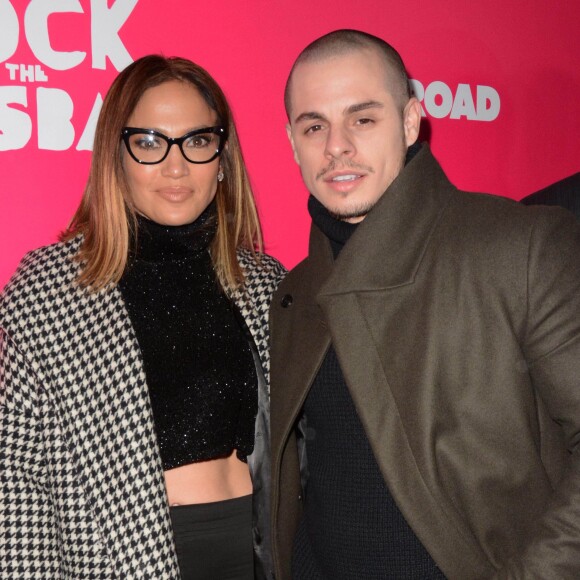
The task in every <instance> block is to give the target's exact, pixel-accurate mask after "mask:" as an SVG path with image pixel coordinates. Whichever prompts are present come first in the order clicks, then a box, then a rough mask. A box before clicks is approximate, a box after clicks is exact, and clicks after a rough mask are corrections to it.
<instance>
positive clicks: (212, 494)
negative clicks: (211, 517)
mask: <svg viewBox="0 0 580 580" xmlns="http://www.w3.org/2000/svg"><path fill="white" fill-rule="evenodd" d="M165 487H166V489H167V497H168V500H169V505H170V506H173V505H188V504H193V503H209V502H213V501H222V500H225V499H233V498H236V497H242V496H244V495H249V494H251V493H252V480H251V479H250V471H249V469H248V465H247V464H246V463H244V462H243V461H240V460H239V459H238V457H237V455H236V452H235V451H233V452H232V454H231V455H230V456H229V457H220V458H218V459H210V460H208V461H200V462H197V463H190V464H189V465H183V466H182V467H176V468H174V469H169V470H167V471H166V472H165Z"/></svg>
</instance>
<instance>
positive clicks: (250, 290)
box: [0, 238, 284, 580]
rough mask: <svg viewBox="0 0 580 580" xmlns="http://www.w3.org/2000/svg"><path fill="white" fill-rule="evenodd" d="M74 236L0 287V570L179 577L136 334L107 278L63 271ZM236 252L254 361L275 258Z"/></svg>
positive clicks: (239, 296)
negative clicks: (104, 285) (104, 284)
mask: <svg viewBox="0 0 580 580" xmlns="http://www.w3.org/2000/svg"><path fill="white" fill-rule="evenodd" d="M79 245H80V239H78V238H77V239H75V240H72V241H70V242H67V243H59V244H54V245H52V246H48V247H45V248H41V249H39V250H36V251H34V252H31V253H30V254H28V255H27V256H26V257H25V259H24V260H23V262H22V264H21V266H20V267H19V269H18V271H17V272H16V274H15V275H14V277H13V278H12V280H11V281H10V282H9V284H8V286H7V287H6V289H5V291H4V292H3V294H2V295H1V296H0V469H1V471H0V577H2V578H6V579H8V578H10V579H11V580H12V579H19V578H34V579H39V578H42V579H52V578H59V579H69V578H70V579H81V578H82V579H89V578H95V579H96V578H100V579H105V578H106V579H113V578H118V579H128V578H148V579H149V578H151V579H165V578H167V579H174V578H179V572H178V566H177V560H176V556H175V550H174V546H173V538H172V534H171V524H170V520H169V511H168V507H167V500H166V496H165V487H164V481H163V471H162V465H161V460H160V457H159V452H158V448H157V442H156V438H155V431H154V425H153V417H152V413H151V408H150V403H149V396H148V391H147V385H146V383H145V374H144V371H143V364H142V360H141V354H140V351H139V347H138V344H137V341H136V338H135V334H134V332H133V329H132V327H131V324H130V322H129V317H128V315H127V312H126V310H125V306H124V304H123V300H122V298H121V294H120V292H119V291H118V289H117V288H110V289H108V290H105V291H101V292H98V293H93V294H91V293H89V292H87V291H85V290H83V289H81V288H79V287H78V286H75V285H74V280H75V278H76V277H77V275H78V270H79V266H78V264H77V263H76V262H74V261H73V260H72V256H74V255H75V254H76V252H77V251H78V248H79ZM239 257H240V263H241V265H242V267H243V268H244V271H245V273H246V275H247V282H246V287H245V288H244V290H243V291H240V292H237V293H236V295H235V297H234V299H235V301H236V303H237V305H238V307H239V308H240V310H241V312H242V314H243V316H244V318H245V320H246V322H247V325H248V327H249V329H250V331H251V333H252V335H253V337H254V340H255V342H256V346H257V348H258V352H259V354H260V358H261V361H262V363H263V366H264V371H265V373H266V374H267V372H268V367H269V361H268V352H267V347H268V330H267V316H268V307H269V302H270V299H271V296H272V293H273V291H274V289H275V287H276V286H277V284H278V282H279V281H280V279H281V278H282V277H283V275H284V269H283V267H282V266H281V265H280V264H278V262H276V261H275V260H274V259H273V258H270V257H268V256H263V257H262V260H261V262H260V264H256V262H255V261H254V260H253V258H252V256H251V254H250V253H249V252H246V251H241V252H240V255H239Z"/></svg>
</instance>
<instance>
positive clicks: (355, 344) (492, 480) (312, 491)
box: [271, 31, 580, 580]
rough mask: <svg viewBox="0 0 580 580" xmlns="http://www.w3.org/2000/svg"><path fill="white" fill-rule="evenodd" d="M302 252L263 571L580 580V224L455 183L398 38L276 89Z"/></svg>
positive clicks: (308, 67) (283, 366)
mask: <svg viewBox="0 0 580 580" xmlns="http://www.w3.org/2000/svg"><path fill="white" fill-rule="evenodd" d="M286 107H287V113H288V119H289V123H288V135H289V138H290V141H291V144H292V147H293V150H294V156H295V158H296V161H297V163H298V164H299V166H300V170H301V173H302V177H303V179H304V182H305V184H306V186H307V188H308V190H309V191H310V193H311V194H312V195H311V197H310V199H309V204H308V206H309V211H310V214H311V216H312V221H313V224H312V230H311V238H310V248H309V255H308V258H307V259H306V260H305V261H304V262H302V263H301V264H299V265H298V266H297V267H296V268H295V269H294V271H293V272H291V273H290V274H289V275H288V277H287V278H286V279H285V281H284V282H283V283H282V285H281V286H280V289H279V291H278V293H277V295H276V296H275V298H274V300H273V306H272V310H271V333H272V334H271V343H272V359H271V360H272V369H271V372H272V392H271V412H272V421H271V425H272V462H273V486H272V493H273V498H272V501H273V543H274V559H275V576H276V579H277V580H285V579H289V578H292V577H293V578H298V579H302V580H309V579H320V578H326V579H327V580H337V579H341V578H353V579H357V580H358V579H361V580H362V579H364V580H368V579H373V578H421V579H425V578H444V577H446V578H450V579H458V580H466V579H468V580H471V579H477V578H491V577H494V578H559V579H561V578H579V577H580V457H579V451H578V446H579V444H580V388H579V387H580V319H579V316H578V312H580V268H579V267H578V256H579V255H580V229H579V228H578V226H577V224H576V223H575V222H574V219H573V218H572V216H570V214H568V213H567V212H564V211H563V210H559V209H557V208H554V209H548V208H543V209H540V208H526V207H523V206H522V205H520V204H517V203H515V202H513V201H510V200H507V199H503V198H497V197H493V196H488V195H481V194H469V193H464V192H460V191H458V190H457V189H456V188H454V187H453V185H451V183H449V181H448V180H447V178H446V177H445V175H444V173H443V171H442V169H441V167H440V166H439V164H438V163H437V161H436V160H435V159H434V158H433V156H432V154H431V152H430V150H429V147H428V146H427V145H422V146H421V145H419V144H417V143H416V140H417V136H418V133H419V124H420V118H421V111H420V106H419V103H418V102H417V100H416V99H415V98H414V97H412V96H411V94H410V93H409V88H408V80H407V76H406V73H405V69H404V65H403V63H402V61H401V59H400V57H399V55H398V54H397V53H396V52H395V51H394V49H393V48H392V47H390V46H389V45H388V44H386V43H385V42H383V41H382V40H380V39H378V38H376V37H373V36H370V35H367V34H364V33H361V32H356V31H336V32H334V33H331V34H329V35H326V36H324V37H322V38H320V39H318V40H317V41H315V42H314V43H313V44H311V45H310V46H309V47H307V48H306V49H305V50H304V51H303V52H302V53H301V55H300V56H299V57H298V60H297V61H296V63H295V64H294V67H293V69H292V72H291V74H290V77H289V80H288V83H287V90H286Z"/></svg>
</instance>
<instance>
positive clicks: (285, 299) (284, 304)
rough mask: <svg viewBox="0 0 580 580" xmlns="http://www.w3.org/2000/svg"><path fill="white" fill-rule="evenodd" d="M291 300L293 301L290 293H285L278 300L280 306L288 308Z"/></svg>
mask: <svg viewBox="0 0 580 580" xmlns="http://www.w3.org/2000/svg"><path fill="white" fill-rule="evenodd" d="M292 302H294V299H293V298H292V295H291V294H285V295H284V297H283V298H282V300H281V301H280V305H281V306H282V308H290V306H292Z"/></svg>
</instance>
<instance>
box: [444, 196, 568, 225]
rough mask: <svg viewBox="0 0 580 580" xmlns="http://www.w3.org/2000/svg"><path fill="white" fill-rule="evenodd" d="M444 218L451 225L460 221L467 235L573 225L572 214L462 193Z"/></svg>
mask: <svg viewBox="0 0 580 580" xmlns="http://www.w3.org/2000/svg"><path fill="white" fill-rule="evenodd" d="M445 217H446V219H447V220H448V221H454V220H460V221H461V223H462V224H463V228H464V231H468V230H469V229H475V230H485V231H489V229H490V228H491V229H493V230H494V231H495V233H496V235H499V234H500V233H501V230H502V228H505V229H506V230H510V231H512V232H518V231H520V232H529V231H530V230H531V229H533V228H537V227H542V225H546V226H549V225H550V224H552V223H555V222H560V221H562V220H564V221H568V222H570V219H569V218H570V215H569V212H567V211H565V210H563V209H562V208H559V207H556V206H552V207H547V206H525V205H522V204H521V203H519V202H517V201H515V200H513V199H509V198H507V197H503V196H500V195H493V194H488V193H476V192H467V191H460V190H456V191H455V192H454V193H453V195H452V196H451V200H450V203H449V206H448V211H447V215H446V216H445Z"/></svg>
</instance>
